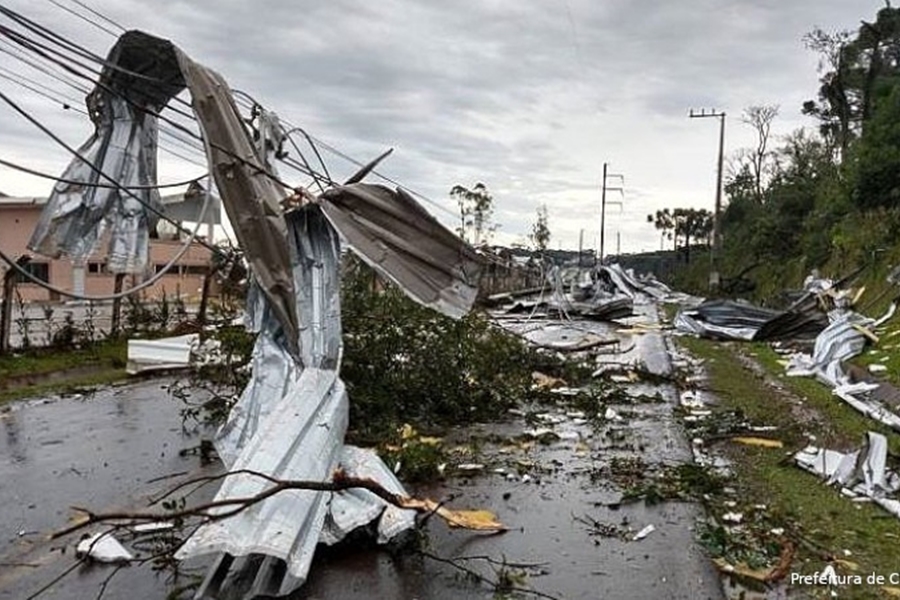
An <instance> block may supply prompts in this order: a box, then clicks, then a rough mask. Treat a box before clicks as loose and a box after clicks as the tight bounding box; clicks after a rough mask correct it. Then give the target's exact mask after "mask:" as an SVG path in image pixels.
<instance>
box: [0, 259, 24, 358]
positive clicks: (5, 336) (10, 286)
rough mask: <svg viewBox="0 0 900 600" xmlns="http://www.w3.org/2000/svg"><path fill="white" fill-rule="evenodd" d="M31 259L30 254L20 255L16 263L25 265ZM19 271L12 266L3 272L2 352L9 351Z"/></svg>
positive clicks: (0, 324) (0, 336)
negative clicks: (14, 294) (14, 295)
mask: <svg viewBox="0 0 900 600" xmlns="http://www.w3.org/2000/svg"><path fill="white" fill-rule="evenodd" d="M30 260H31V257H30V256H20V257H19V258H17V259H16V264H17V265H19V266H20V267H22V266H25V265H26V264H27V263H28V261H30ZM18 274H19V273H18V271H16V270H15V269H13V268H12V267H10V268H9V269H7V270H6V272H5V273H4V274H3V310H2V311H0V354H6V353H7V352H9V328H10V325H11V324H12V305H13V292H14V291H15V289H16V276H17V275H18Z"/></svg>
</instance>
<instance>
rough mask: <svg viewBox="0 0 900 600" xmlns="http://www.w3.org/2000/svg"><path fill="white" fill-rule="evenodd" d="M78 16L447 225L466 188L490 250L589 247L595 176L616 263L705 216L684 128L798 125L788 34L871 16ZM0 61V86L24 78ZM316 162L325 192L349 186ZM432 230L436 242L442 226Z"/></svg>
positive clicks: (477, 0) (481, 12)
mask: <svg viewBox="0 0 900 600" xmlns="http://www.w3.org/2000/svg"><path fill="white" fill-rule="evenodd" d="M60 1H61V2H63V3H65V2H68V0H60ZM88 3H89V4H90V5H91V6H93V7H95V8H97V9H98V10H100V11H101V12H103V13H104V14H106V15H108V16H110V17H111V18H113V19H114V20H116V21H118V22H119V23H121V24H123V25H125V26H126V27H128V28H136V29H144V30H146V31H148V32H150V33H154V34H156V35H159V36H161V37H166V38H168V39H171V40H172V41H174V42H175V43H176V44H178V45H179V46H181V47H182V48H184V49H185V50H186V51H187V52H188V53H189V54H191V55H192V56H193V57H194V58H195V59H196V60H198V61H200V62H203V63H205V64H207V65H209V66H212V67H214V68H216V69H218V70H219V71H221V72H222V73H223V74H224V75H225V77H226V78H227V79H228V80H229V82H230V83H231V85H232V86H233V87H234V88H236V89H241V90H244V91H247V92H249V93H251V94H252V95H253V96H254V97H256V98H257V99H258V100H259V101H260V102H262V103H264V104H265V105H267V106H268V107H269V108H271V109H273V110H275V111H276V112H278V113H279V114H280V115H281V116H282V117H283V118H286V119H287V120H289V121H290V122H292V123H294V124H297V125H302V126H303V127H304V128H306V129H307V130H308V131H309V132H310V133H312V134H313V135H315V136H317V137H318V138H321V139H323V140H326V141H328V142H330V143H332V144H334V145H335V146H337V147H339V148H340V149H341V150H343V151H344V152H347V153H349V154H351V155H354V156H356V157H358V158H359V159H361V160H368V159H370V158H371V157H373V156H375V155H376V154H378V153H379V152H381V151H382V150H383V149H384V148H386V147H388V146H392V147H395V148H396V149H397V151H396V152H395V154H394V156H392V157H391V158H390V159H389V160H388V161H387V162H386V163H385V164H384V166H383V169H382V170H383V171H384V172H385V174H387V175H389V176H391V177H393V178H395V179H398V180H400V181H402V182H404V183H405V184H407V185H409V186H410V187H412V188H414V189H416V190H419V191H421V192H422V193H424V194H426V195H428V196H430V197H431V198H433V200H434V201H435V202H437V203H438V204H439V205H440V206H443V207H444V208H445V209H446V210H450V211H452V210H454V209H455V206H454V204H453V203H452V202H451V201H450V199H449V198H448V197H447V192H448V190H449V189H450V188H451V187H452V186H453V185H454V184H456V183H462V184H465V185H471V184H473V183H474V182H475V181H484V182H485V183H486V184H488V186H489V187H490V189H491V190H493V191H494V195H495V198H496V201H497V213H496V214H497V217H498V219H502V228H501V231H502V232H503V234H504V236H506V237H507V238H515V237H522V236H524V235H526V234H527V233H528V231H529V229H530V224H531V222H533V220H534V213H535V209H536V208H537V207H538V206H539V205H541V204H544V203H546V204H547V206H548V209H549V211H550V223H551V229H553V230H554V231H553V233H554V240H555V243H557V242H558V243H562V244H563V245H566V246H569V247H572V246H574V245H575V244H577V240H578V234H579V231H580V230H581V229H583V228H584V229H586V233H585V237H586V239H594V238H595V237H596V234H597V227H598V225H597V221H598V220H599V219H598V215H597V210H598V208H597V207H598V204H599V191H598V188H599V184H600V168H601V164H602V163H603V162H604V161H608V162H610V163H612V165H613V167H614V168H615V169H616V170H621V171H622V172H624V173H625V174H626V188H627V190H628V191H627V193H626V198H625V203H626V207H625V209H623V211H622V212H621V213H616V214H611V216H610V219H611V225H610V227H614V228H616V229H617V230H618V231H621V232H622V235H623V244H624V245H625V249H630V250H637V249H639V248H642V247H646V248H654V247H658V236H657V234H656V232H655V231H654V230H653V229H652V227H648V226H647V225H646V222H645V220H646V214H647V213H648V212H653V210H655V209H656V208H661V207H663V206H672V205H673V204H678V205H698V206H701V205H702V206H708V205H710V203H711V198H712V196H713V190H712V186H713V185H714V169H715V151H716V143H717V137H716V128H715V126H714V124H713V123H712V122H710V123H707V124H701V123H699V122H691V121H690V120H689V119H688V118H687V111H688V109H689V108H691V107H698V108H699V107H707V108H709V107H716V108H719V109H725V110H727V111H728V112H729V120H728V124H727V132H728V147H729V149H731V148H736V147H739V146H741V145H747V144H749V141H750V135H749V132H748V131H745V130H744V129H745V128H742V127H741V126H740V123H739V120H738V115H739V113H740V110H741V109H742V108H743V107H745V106H748V105H751V104H755V103H757V104H758V103H776V104H781V105H782V117H781V119H780V120H779V122H778V123H777V124H776V127H777V131H778V133H786V132H787V131H790V130H791V129H793V128H795V127H797V126H799V125H802V124H803V123H804V121H803V120H802V119H801V118H800V115H799V110H798V107H799V103H800V102H802V100H803V99H804V98H808V97H812V96H814V95H815V89H816V78H817V75H816V72H815V57H813V56H811V55H810V54H809V53H808V52H807V51H805V50H804V49H803V47H802V43H801V37H802V35H803V33H805V32H806V31H809V30H810V29H812V27H814V26H816V25H818V26H822V27H824V28H826V29H835V28H852V27H855V26H856V25H857V24H858V22H859V19H861V18H871V17H873V16H874V14H875V11H876V10H877V9H878V8H879V7H880V6H881V0H877V1H876V0H864V1H863V2H855V3H849V2H846V1H844V0H820V1H818V2H813V1H812V0H794V1H793V2H783V1H782V0H717V1H714V0H684V1H682V2H677V3H675V2H662V1H660V0H651V1H649V2H644V3H641V4H635V3H634V2H630V1H629V0H611V1H607V2H594V1H592V0H552V1H550V2H548V1H546V0H544V1H541V0H520V1H517V2H512V1H501V0H487V1H485V0H463V1H461V2H454V3H447V2H436V1H432V2H413V1H411V0H383V1H380V2H367V3H364V2H353V1H350V0H337V1H331V2H313V1H311V0H306V1H301V2H288V1H286V0H265V1H259V2H246V1H245V0H220V1H218V2H215V3H203V4H200V3H196V2H187V1H174V0H160V1H158V2H153V3H148V2H138V1H137V0H88ZM11 6H12V8H14V9H15V10H18V11H21V12H23V13H25V14H27V15H29V16H31V17H32V18H34V19H35V20H37V21H39V22H42V23H45V24H47V25H48V26H50V27H52V28H53V29H55V30H58V31H60V32H61V33H63V34H65V35H67V36H69V37H71V38H73V39H75V40H77V41H79V43H82V44H84V45H85V46H87V47H89V48H91V49H93V50H94V51H95V52H97V53H100V54H105V52H106V50H107V49H108V47H109V46H110V45H111V44H112V43H113V41H114V40H113V38H112V37H111V36H109V35H108V34H106V33H104V32H102V31H100V30H99V29H97V28H96V27H93V26H91V25H89V24H87V23H85V22H83V21H79V20H78V19H76V18H73V17H72V16H71V15H67V14H65V13H63V12H62V11H60V10H59V9H58V8H57V7H55V6H53V5H52V4H50V3H46V2H39V1H30V0H14V1H13V2H12V3H11ZM73 7H74V5H73ZM74 8H77V7H74ZM0 56H2V57H3V66H7V65H8V68H14V69H16V70H18V71H19V72H21V73H23V74H27V73H29V69H28V68H27V67H24V66H21V65H18V64H15V62H14V61H11V60H7V59H8V57H5V56H4V55H0ZM0 90H2V91H4V93H9V94H11V95H13V96H15V97H17V98H26V97H28V98H29V100H28V102H29V104H28V106H29V109H30V110H33V111H34V112H35V114H38V115H40V116H41V118H42V119H44V120H46V121H47V123H48V124H50V125H51V126H52V127H54V129H55V130H58V131H60V132H61V133H62V134H63V135H64V137H65V138H66V139H67V141H69V142H70V143H73V144H79V143H80V142H81V141H82V140H83V139H84V138H85V137H86V136H87V135H88V133H89V132H90V126H89V124H88V123H87V122H86V119H84V118H77V115H73V114H70V113H64V112H63V111H61V110H60V109H59V108H58V106H54V105H53V104H52V103H50V102H49V101H46V100H43V99H40V98H32V97H31V96H29V95H28V94H27V93H26V92H23V91H22V90H21V89H18V88H16V87H15V86H14V85H12V84H9V82H7V81H4V80H0ZM707 125H708V126H707ZM29 127H30V126H27V124H26V125H24V126H23V123H22V122H21V120H20V119H19V118H18V117H16V116H15V115H13V114H12V113H11V112H10V111H8V110H6V109H0V131H2V132H3V136H2V138H0V157H2V158H9V157H16V158H17V159H18V160H22V161H23V162H27V163H28V164H34V165H38V164H39V165H43V166H47V167H48V168H51V167H56V168H59V167H58V165H64V164H65V161H66V160H67V159H66V157H65V153H64V152H61V151H59V150H56V149H54V148H53V145H52V143H51V142H49V141H47V140H46V139H42V137H41V136H40V135H37V134H35V132H34V131H31V130H30V129H29ZM163 139H164V140H165V138H163ZM173 150H176V151H179V152H190V151H189V150H185V149H183V148H181V147H180V146H179V145H176V146H173ZM191 156H196V153H192V154H191ZM326 156H327V158H328V160H329V162H330V164H331V166H332V169H333V170H334V172H335V174H336V175H337V176H346V174H349V173H350V172H352V171H353V170H354V167H353V166H352V165H350V164H348V163H346V162H344V161H343V160H341V159H339V158H338V157H335V156H333V155H330V154H326ZM160 160H161V165H162V166H164V167H165V168H166V170H167V174H168V173H169V172H172V173H174V172H177V173H179V174H183V173H186V172H196V170H197V168H196V167H192V166H185V165H181V164H179V163H178V161H177V159H174V158H173V157H171V156H167V155H166V154H164V153H163V154H161V155H160ZM42 185H44V186H45V184H43V183H41V182H36V181H34V180H31V179H26V178H22V177H19V176H17V175H15V174H13V173H11V172H9V171H8V170H3V169H0V190H4V191H6V192H7V193H22V194H26V193H35V194H36V193H41V192H40V190H44V189H46V187H41V186H42ZM437 216H438V217H439V218H441V219H442V220H445V221H446V222H448V223H450V224H451V225H452V224H453V223H452V217H451V216H450V215H449V214H447V213H446V212H440V211H439V212H437ZM608 233H609V232H608ZM610 235H612V234H610Z"/></svg>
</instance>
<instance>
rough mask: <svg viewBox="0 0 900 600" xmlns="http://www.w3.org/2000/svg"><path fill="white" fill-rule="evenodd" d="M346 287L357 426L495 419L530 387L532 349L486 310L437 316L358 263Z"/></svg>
mask: <svg viewBox="0 0 900 600" xmlns="http://www.w3.org/2000/svg"><path fill="white" fill-rule="evenodd" d="M343 289H344V296H343V309H342V310H343V319H344V331H345V334H344V360H343V366H342V369H341V373H342V377H343V379H344V381H345V382H346V383H347V387H348V389H349V393H350V398H351V402H350V406H351V418H350V421H351V427H352V428H353V429H355V430H358V431H363V432H373V433H375V432H381V431H384V430H386V429H391V428H396V427H397V425H398V424H401V423H405V422H414V423H417V424H419V425H420V426H423V427H424V426H429V425H435V424H452V423H461V422H471V421H476V420H488V419H493V418H496V417H498V416H499V415H500V414H501V413H502V411H503V410H504V409H505V408H507V407H510V406H512V405H514V404H515V403H516V402H517V401H519V400H521V399H522V397H523V396H524V395H525V394H526V393H527V392H528V390H529V388H530V385H531V371H532V365H533V364H534V360H535V359H534V357H533V355H532V351H530V350H529V349H528V348H527V347H526V346H525V344H524V343H523V342H522V340H520V339H519V338H516V337H514V336H512V335H510V334H507V333H505V332H503V331H501V330H499V329H498V328H497V327H496V326H494V325H492V324H491V323H490V322H489V321H488V319H487V318H486V317H485V316H484V315H481V314H478V313H473V314H470V315H468V316H467V317H465V318H464V319H461V320H458V321H454V320H453V319H449V318H447V317H444V316H442V315H439V314H438V313H436V312H434V311H433V310H431V309H428V308H423V307H421V306H419V305H417V304H415V303H413V302H412V301H411V300H409V299H408V298H406V297H405V296H404V295H403V294H402V292H400V291H399V290H397V289H396V288H394V287H393V286H387V287H384V288H383V289H382V285H381V283H380V282H379V281H378V280H376V278H375V275H374V273H373V272H372V271H371V270H370V269H369V268H367V267H365V266H363V265H362V264H361V263H359V262H358V261H354V262H353V263H352V264H351V265H350V266H349V267H348V268H347V269H346V271H345V281H344V288H343Z"/></svg>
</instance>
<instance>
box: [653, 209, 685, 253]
mask: <svg viewBox="0 0 900 600" xmlns="http://www.w3.org/2000/svg"><path fill="white" fill-rule="evenodd" d="M647 222H648V223H653V226H654V227H656V228H657V229H658V230H659V231H660V235H661V236H662V237H664V238H665V237H667V238H669V239H670V240H671V239H674V240H675V247H674V250H677V249H678V238H677V237H675V219H674V218H673V216H672V211H671V210H669V209H668V208H664V209H662V210H658V211H656V213H654V214H652V215H647ZM660 244H662V242H660Z"/></svg>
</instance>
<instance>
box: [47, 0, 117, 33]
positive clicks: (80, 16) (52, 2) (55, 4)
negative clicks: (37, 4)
mask: <svg viewBox="0 0 900 600" xmlns="http://www.w3.org/2000/svg"><path fill="white" fill-rule="evenodd" d="M47 2H49V3H50V4H52V5H54V6H57V7H59V8H61V9H63V10H64V11H66V12H67V13H69V14H71V15H74V16H76V17H78V18H79V19H81V20H82V21H85V22H87V23H90V24H91V25H93V26H94V27H96V28H97V29H99V30H100V31H103V32H105V33H108V34H109V35H111V36H113V37H118V36H117V35H116V34H115V33H113V32H112V31H110V30H109V29H107V28H106V27H104V26H103V25H101V24H99V23H97V22H96V21H91V20H90V19H88V18H87V17H85V16H84V15H83V14H81V13H79V12H76V11H74V10H72V9H71V8H69V7H68V6H63V5H62V4H60V3H59V2H57V1H56V0H47Z"/></svg>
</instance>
